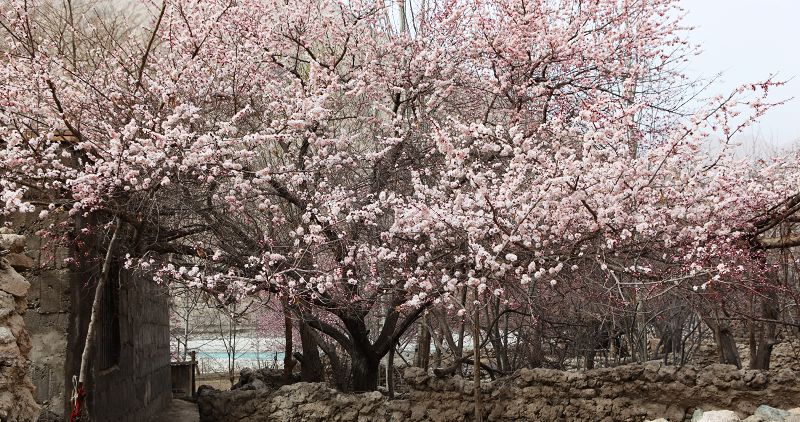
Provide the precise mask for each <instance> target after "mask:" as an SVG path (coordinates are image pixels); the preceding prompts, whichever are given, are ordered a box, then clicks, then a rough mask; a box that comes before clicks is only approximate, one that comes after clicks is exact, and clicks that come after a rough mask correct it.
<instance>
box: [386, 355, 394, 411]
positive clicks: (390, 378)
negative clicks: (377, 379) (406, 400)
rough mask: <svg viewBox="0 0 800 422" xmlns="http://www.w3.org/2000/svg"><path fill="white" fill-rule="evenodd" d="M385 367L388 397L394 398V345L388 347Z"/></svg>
mask: <svg viewBox="0 0 800 422" xmlns="http://www.w3.org/2000/svg"><path fill="white" fill-rule="evenodd" d="M386 366H387V368H386V388H387V389H388V390H389V398H390V399H393V398H394V345H392V348H391V349H389V358H388V359H387V365H386Z"/></svg>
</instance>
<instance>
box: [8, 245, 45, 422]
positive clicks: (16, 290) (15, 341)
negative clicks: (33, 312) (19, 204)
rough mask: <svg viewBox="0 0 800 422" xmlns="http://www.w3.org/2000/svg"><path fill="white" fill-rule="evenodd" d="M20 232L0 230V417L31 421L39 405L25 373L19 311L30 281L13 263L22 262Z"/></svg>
mask: <svg viewBox="0 0 800 422" xmlns="http://www.w3.org/2000/svg"><path fill="white" fill-rule="evenodd" d="M24 247H25V238H24V237H23V236H19V235H15V234H11V233H0V253H2V254H3V255H4V256H3V257H2V258H0V421H33V420H36V419H37V418H38V417H39V406H38V405H37V404H36V401H35V400H34V397H33V391H34V388H33V383H31V380H30V378H29V377H28V363H29V361H28V355H29V353H30V351H31V338H30V336H29V335H28V332H27V331H26V330H25V322H24V320H23V319H22V315H24V314H25V311H26V309H27V308H28V302H27V299H26V295H27V294H28V289H29V288H30V284H29V283H28V281H27V280H26V279H25V278H24V277H22V276H21V275H20V274H19V273H18V272H17V271H16V270H15V269H14V267H15V266H17V265H23V264H25V263H24V262H21V260H22V259H24V255H22V254H21V252H22V250H23V249H24Z"/></svg>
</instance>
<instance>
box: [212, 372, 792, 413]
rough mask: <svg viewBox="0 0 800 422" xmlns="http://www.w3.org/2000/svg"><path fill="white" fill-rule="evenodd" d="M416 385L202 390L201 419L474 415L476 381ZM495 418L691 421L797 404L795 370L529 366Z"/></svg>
mask: <svg viewBox="0 0 800 422" xmlns="http://www.w3.org/2000/svg"><path fill="white" fill-rule="evenodd" d="M404 378H405V381H406V382H407V384H408V385H409V388H410V392H409V393H408V394H407V395H405V396H404V397H402V398H399V399H396V400H388V399H387V398H386V397H384V396H383V395H382V394H381V393H379V392H373V393H362V394H344V393H340V392H338V391H336V390H334V389H332V388H329V387H328V386H326V385H325V384H311V383H297V384H292V385H286V386H283V387H281V388H279V389H277V390H272V389H269V388H267V389H261V390H249V391H216V390H213V389H211V390H209V389H204V390H203V391H201V393H200V395H199V401H198V405H199V407H200V417H201V421H204V422H205V421H207V422H210V421H217V422H233V421H243V422H256V421H397V422H411V421H432V422H452V421H472V420H474V419H475V418H474V405H473V401H472V397H473V388H474V384H473V382H471V381H468V380H465V379H462V378H461V377H457V376H456V377H453V378H446V379H440V378H437V377H435V376H433V375H430V374H427V373H426V372H425V371H423V370H422V369H420V368H408V369H407V370H406V371H405V374H404ZM481 390H482V392H483V394H484V407H485V408H484V411H485V415H484V419H485V420H490V421H557V420H569V421H643V420H647V419H657V418H666V419H667V420H670V421H683V420H689V419H691V417H692V414H693V413H694V411H695V410H697V409H702V410H712V409H730V410H733V411H735V412H736V413H738V414H740V415H741V416H742V417H745V416H747V415H751V414H753V412H754V411H755V409H756V407H758V406H759V405H770V406H775V407H778V408H793V407H797V406H798V405H799V404H800V380H798V373H796V372H794V371H792V370H790V369H780V370H775V371H754V370H740V369H737V368H736V367H735V366H731V365H708V366H705V367H696V366H683V367H676V366H665V365H662V364H661V363H655V362H652V363H647V364H644V365H623V366H618V367H615V368H602V369H594V370H590V371H585V372H564V371H557V370H550V369H525V370H520V371H517V372H516V373H514V374H513V375H511V376H509V377H506V378H502V379H498V380H496V381H494V382H486V383H484V384H482V386H481Z"/></svg>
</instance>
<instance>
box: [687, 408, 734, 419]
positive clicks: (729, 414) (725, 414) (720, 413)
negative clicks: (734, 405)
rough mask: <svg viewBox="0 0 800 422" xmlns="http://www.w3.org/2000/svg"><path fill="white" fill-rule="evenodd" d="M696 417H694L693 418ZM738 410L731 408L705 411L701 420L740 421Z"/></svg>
mask: <svg viewBox="0 0 800 422" xmlns="http://www.w3.org/2000/svg"><path fill="white" fill-rule="evenodd" d="M692 419H694V418H692ZM740 421H741V419H739V416H738V415H737V414H736V412H733V411H731V410H710V411H708V412H703V415H702V416H701V417H700V420H699V422H740Z"/></svg>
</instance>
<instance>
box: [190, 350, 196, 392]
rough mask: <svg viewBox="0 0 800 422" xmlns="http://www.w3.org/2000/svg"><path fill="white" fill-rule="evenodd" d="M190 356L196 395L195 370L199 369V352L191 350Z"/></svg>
mask: <svg viewBox="0 0 800 422" xmlns="http://www.w3.org/2000/svg"><path fill="white" fill-rule="evenodd" d="M189 356H191V357H192V397H194V396H195V393H196V391H197V390H196V388H195V371H196V370H197V352H196V351H194V350H192V351H191V352H189Z"/></svg>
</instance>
